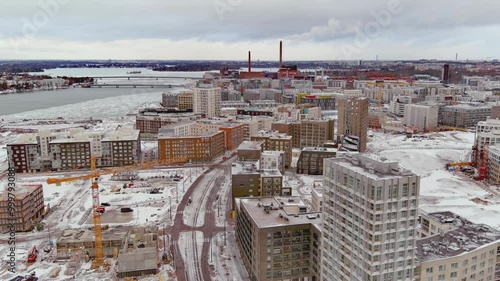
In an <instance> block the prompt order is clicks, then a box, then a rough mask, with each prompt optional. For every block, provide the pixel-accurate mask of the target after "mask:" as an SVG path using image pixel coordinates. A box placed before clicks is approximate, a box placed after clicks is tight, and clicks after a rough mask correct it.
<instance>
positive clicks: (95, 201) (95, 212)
mask: <svg viewBox="0 0 500 281" xmlns="http://www.w3.org/2000/svg"><path fill="white" fill-rule="evenodd" d="M187 161H188V159H187V158H185V157H183V158H178V159H167V160H158V161H148V162H144V163H141V164H136V165H128V166H123V167H118V168H110V169H102V170H97V169H96V157H94V156H91V157H90V174H87V175H81V176H76V177H67V178H48V179H47V183H48V184H56V185H61V183H63V182H71V181H75V180H79V179H91V180H92V185H91V189H92V216H93V222H94V239H95V258H94V261H93V262H92V268H100V267H101V266H104V253H103V250H102V230H101V213H100V212H99V207H100V203H99V184H98V183H97V180H98V179H99V177H100V176H101V175H108V174H117V173H119V172H122V171H125V170H130V169H137V170H141V169H148V168H151V167H153V166H155V165H172V164H184V163H186V162H187Z"/></svg>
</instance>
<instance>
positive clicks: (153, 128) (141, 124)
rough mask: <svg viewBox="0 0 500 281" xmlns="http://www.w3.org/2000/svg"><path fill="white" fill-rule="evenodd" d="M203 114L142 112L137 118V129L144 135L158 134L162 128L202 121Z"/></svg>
mask: <svg viewBox="0 0 500 281" xmlns="http://www.w3.org/2000/svg"><path fill="white" fill-rule="evenodd" d="M201 117H202V115H201V114H195V113H193V112H157V111H146V112H141V113H139V115H137V116H136V118H135V127H136V129H138V130H139V131H140V132H141V133H142V134H154V135H156V134H158V131H159V130H160V128H161V127H164V126H167V125H170V124H174V123H180V122H190V121H196V120H198V119H201Z"/></svg>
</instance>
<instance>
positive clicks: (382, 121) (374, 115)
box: [368, 110, 387, 129]
mask: <svg viewBox="0 0 500 281" xmlns="http://www.w3.org/2000/svg"><path fill="white" fill-rule="evenodd" d="M386 119H387V114H386V113H385V112H383V111H377V110H370V111H369V112H368V128H373V129H380V128H383V127H385V125H386Z"/></svg>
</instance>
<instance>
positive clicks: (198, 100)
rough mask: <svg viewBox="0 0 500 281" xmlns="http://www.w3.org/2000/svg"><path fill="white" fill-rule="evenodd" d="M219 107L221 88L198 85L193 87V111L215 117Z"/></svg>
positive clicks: (218, 112) (207, 116) (218, 113)
mask: <svg viewBox="0 0 500 281" xmlns="http://www.w3.org/2000/svg"><path fill="white" fill-rule="evenodd" d="M220 109H221V88H217V87H212V86H211V85H210V84H209V85H208V86H204V85H200V87H197V88H194V93H193V111H194V113H200V114H205V115H206V116H205V117H206V118H212V117H217V116H219V115H220Z"/></svg>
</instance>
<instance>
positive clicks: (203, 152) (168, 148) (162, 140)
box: [158, 131, 224, 161]
mask: <svg viewBox="0 0 500 281" xmlns="http://www.w3.org/2000/svg"><path fill="white" fill-rule="evenodd" d="M223 154H224V132H223V131H219V132H210V133H205V134H198V135H190V136H172V135H164V136H162V135H160V136H158V157H159V159H160V160H166V159H179V158H184V157H186V158H188V159H189V160H191V161H211V160H213V159H214V158H215V157H218V156H220V155H223Z"/></svg>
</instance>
